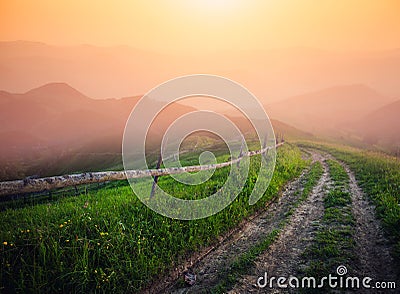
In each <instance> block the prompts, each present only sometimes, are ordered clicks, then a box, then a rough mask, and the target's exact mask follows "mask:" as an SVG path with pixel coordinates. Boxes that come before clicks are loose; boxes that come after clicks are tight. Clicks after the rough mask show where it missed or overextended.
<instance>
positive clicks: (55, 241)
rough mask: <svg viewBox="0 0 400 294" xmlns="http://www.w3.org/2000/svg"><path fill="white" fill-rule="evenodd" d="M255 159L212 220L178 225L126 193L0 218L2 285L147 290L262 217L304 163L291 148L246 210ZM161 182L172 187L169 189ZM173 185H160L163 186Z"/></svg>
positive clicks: (219, 178)
mask: <svg viewBox="0 0 400 294" xmlns="http://www.w3.org/2000/svg"><path fill="white" fill-rule="evenodd" d="M259 160H260V158H259V157H253V158H252V163H251V170H250V174H249V177H248V179H247V184H246V187H245V189H244V190H243V192H242V193H241V194H240V195H239V196H238V197H237V198H236V200H235V201H234V202H233V203H232V204H231V205H230V206H229V207H227V208H226V209H224V210H223V211H221V212H220V213H218V214H216V215H214V216H212V217H209V218H207V219H202V220H196V221H179V220H172V219H168V218H165V217H163V216H161V215H158V214H156V213H154V212H153V211H151V210H149V209H148V208H147V207H146V206H144V205H143V204H142V203H141V202H140V201H139V200H138V199H137V198H136V196H134V195H133V194H132V190H131V189H130V187H129V186H127V185H122V186H113V187H110V188H104V189H101V190H99V191H95V192H89V193H88V194H86V195H81V196H79V197H66V198H61V199H58V200H57V201H54V202H49V203H43V204H39V205H35V206H32V207H23V208H20V209H9V210H6V211H3V212H0V227H1V232H0V241H1V244H0V254H1V268H0V281H1V285H0V287H1V290H3V291H32V290H36V291H41V292H55V291H79V292H88V291H94V290H96V289H99V290H105V291H109V292H111V291H113V292H118V293H119V292H126V291H130V292H132V291H136V290H138V289H140V288H141V287H143V286H145V285H146V284H147V283H148V282H149V281H150V280H151V278H152V277H154V276H155V275H157V274H160V273H161V274H162V273H163V272H165V271H166V270H168V269H169V268H171V267H172V266H173V264H174V263H177V262H179V260H180V258H181V257H182V256H185V255H186V254H190V253H191V252H193V251H194V250H198V249H199V248H201V247H202V246H205V245H209V244H211V243H213V242H215V241H216V239H217V236H219V235H221V234H222V233H224V232H226V231H227V230H228V229H229V228H232V227H234V226H235V225H237V224H238V223H239V222H240V221H241V220H242V219H243V218H244V217H246V216H248V215H250V214H251V213H253V212H254V211H255V210H257V209H260V208H261V207H262V206H263V205H264V204H265V202H266V201H268V200H269V199H271V198H272V197H273V195H274V194H275V193H277V191H278V190H279V189H280V188H281V187H282V186H283V185H284V184H285V183H286V182H287V181H289V180H290V179H292V178H294V177H296V176H298V175H299V174H300V172H301V170H302V169H303V168H304V167H305V165H306V163H305V162H304V160H302V159H301V154H300V151H299V150H298V149H297V148H295V147H293V146H290V145H288V144H286V145H285V146H284V147H282V148H279V150H278V152H277V164H276V172H275V174H274V176H273V179H272V181H271V184H270V186H269V188H268V190H267V192H266V193H265V195H264V197H263V198H262V200H261V201H259V202H258V203H257V204H256V205H254V206H249V205H248V197H249V195H250V193H251V189H250V188H251V187H252V185H253V184H254V181H255V179H256V177H257V174H256V167H257V162H258V161H259ZM225 173H226V169H221V170H218V171H216V173H215V175H214V176H213V178H211V180H210V181H209V183H208V182H207V183H205V184H203V186H202V189H200V190H193V191H192V190H191V189H198V188H196V186H194V188H192V187H188V188H186V191H185V193H191V192H196V193H198V195H197V196H198V197H200V198H202V197H206V196H207V195H208V194H207V193H210V192H212V191H213V189H214V187H215V185H216V184H220V183H221V182H223V181H224V179H225ZM163 181H166V182H164V183H163ZM168 181H169V179H164V180H163V179H161V181H160V185H164V184H168Z"/></svg>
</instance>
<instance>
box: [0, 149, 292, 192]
mask: <svg viewBox="0 0 400 294" xmlns="http://www.w3.org/2000/svg"><path fill="white" fill-rule="evenodd" d="M283 144H284V142H283V141H282V142H280V143H277V144H276V145H275V147H276V148H278V147H280V146H282V145H283ZM270 149H271V147H266V148H263V149H261V150H257V151H249V152H248V153H247V154H242V157H239V158H236V159H233V160H230V161H227V162H222V163H217V164H211V165H193V166H185V167H179V168H178V167H176V168H158V169H147V170H127V171H104V172H88V173H80V174H72V175H63V176H53V177H46V178H37V179H35V178H25V179H23V180H15V181H6V182H0V196H8V195H16V194H26V193H33V192H40V191H48V190H52V189H57V188H65V187H71V186H75V187H76V186H78V185H83V184H93V183H102V182H107V181H118V180H126V179H135V178H143V177H149V176H153V177H159V176H165V175H171V174H180V173H185V172H197V171H202V170H210V169H217V168H222V167H226V166H230V165H231V164H235V163H238V162H239V161H240V160H242V158H243V157H245V156H249V157H250V156H254V155H258V154H264V153H267V152H268V150H270Z"/></svg>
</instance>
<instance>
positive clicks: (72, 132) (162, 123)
mask: <svg viewBox="0 0 400 294" xmlns="http://www.w3.org/2000/svg"><path fill="white" fill-rule="evenodd" d="M139 99H140V97H127V98H121V99H92V98H89V97H87V96H85V95H84V94H82V93H80V92H79V91H77V90H76V89H74V88H72V87H71V86H69V85H68V84H66V83H49V84H46V85H43V86H41V87H38V88H35V89H32V90H30V91H28V92H26V93H23V94H13V93H9V92H6V91H1V92H0V136H1V138H2V140H1V141H0V162H1V164H2V166H3V170H2V171H3V172H4V171H5V169H4V167H9V168H7V173H4V174H3V175H2V174H0V178H2V179H5V178H6V177H7V179H11V178H18V177H23V176H25V175H29V174H32V173H34V174H40V175H52V174H60V173H66V172H72V171H93V170H98V169H104V168H110V167H113V166H118V165H119V166H120V164H121V143H122V135H123V131H124V128H125V124H126V121H127V119H128V117H129V114H130V112H131V111H132V109H133V107H134V105H135V104H136V103H137V101H138V100H139ZM153 103H159V102H157V101H154V102H153ZM194 110H196V109H195V108H193V107H190V106H187V105H182V104H179V103H174V104H172V105H171V106H168V107H166V108H165V109H164V110H163V111H162V112H161V113H160V114H159V115H158V116H157V118H156V119H155V121H154V123H153V125H152V126H151V128H150V130H149V136H148V137H149V141H148V142H149V143H150V145H151V143H157V142H158V140H160V139H161V137H162V135H163V134H164V132H165V131H166V129H167V128H168V126H169V125H170V124H171V123H172V122H173V121H174V120H176V119H177V118H178V117H180V116H182V115H183V114H185V113H188V112H192V111H194ZM230 118H231V119H232V120H233V121H234V122H235V123H237V124H238V125H239V127H240V128H242V130H243V131H244V132H247V131H249V125H248V123H246V122H245V121H243V119H241V118H240V117H235V115H233V116H230ZM277 126H278V128H279V129H280V130H281V132H285V133H286V134H287V135H288V136H291V135H293V136H297V137H307V136H310V135H309V134H306V133H303V132H301V131H299V130H297V129H295V128H293V127H289V126H287V125H286V124H284V123H280V122H277Z"/></svg>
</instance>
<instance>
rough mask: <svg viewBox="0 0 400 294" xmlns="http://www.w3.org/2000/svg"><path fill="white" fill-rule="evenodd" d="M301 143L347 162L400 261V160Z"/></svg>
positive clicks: (352, 150)
mask: <svg viewBox="0 0 400 294" xmlns="http://www.w3.org/2000/svg"><path fill="white" fill-rule="evenodd" d="M300 146H307V147H313V148H318V149H320V150H324V151H328V152H329V153H331V154H332V155H334V156H335V157H336V158H337V159H339V160H341V161H343V162H345V163H346V164H348V166H349V167H350V169H351V170H352V171H353V172H354V173H355V176H356V179H357V181H358V183H359V185H360V186H361V188H362V190H363V191H364V193H365V194H366V195H368V197H369V199H370V200H371V201H372V203H373V204H374V205H375V206H376V214H377V216H378V218H379V219H380V220H381V222H382V225H383V229H384V231H385V232H386V235H387V236H388V237H389V238H390V240H391V241H392V242H393V243H394V244H395V248H396V251H395V252H394V258H395V260H396V262H397V263H399V262H400V229H399V228H400V160H399V159H398V158H396V157H392V156H388V155H385V154H382V153H376V152H371V151H365V150H360V149H355V148H351V147H344V146H337V145H317V144H310V143H302V144H300Z"/></svg>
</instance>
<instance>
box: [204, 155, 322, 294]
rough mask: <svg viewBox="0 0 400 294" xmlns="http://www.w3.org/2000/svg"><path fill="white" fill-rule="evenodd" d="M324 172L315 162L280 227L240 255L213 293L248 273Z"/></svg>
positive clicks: (229, 286)
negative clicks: (300, 192) (299, 194)
mask: <svg viewBox="0 0 400 294" xmlns="http://www.w3.org/2000/svg"><path fill="white" fill-rule="evenodd" d="M322 173H323V167H322V165H321V163H319V162H316V163H314V164H313V165H312V166H311V168H310V170H309V172H308V173H307V175H306V176H305V179H304V189H303V191H302V194H301V196H300V197H299V198H298V199H297V201H296V202H295V203H294V204H293V207H292V208H291V210H290V212H289V213H287V214H286V215H285V218H284V219H283V220H282V221H281V222H280V224H279V228H277V229H274V230H272V231H271V232H270V233H269V234H268V235H267V236H266V237H265V238H264V239H263V240H261V241H259V242H258V243H256V244H255V245H254V246H253V247H251V248H250V250H248V251H246V252H244V253H242V254H241V255H239V256H238V257H237V258H236V259H235V260H234V261H233V262H232V265H231V266H230V268H229V270H228V271H227V272H224V273H221V274H220V276H219V283H218V284H217V285H216V286H215V287H214V289H213V291H212V292H213V293H226V292H227V291H229V290H230V289H231V288H232V287H233V286H234V285H235V283H236V282H237V280H238V278H239V277H240V276H241V275H243V274H245V273H247V272H248V271H249V269H250V267H251V266H252V265H253V264H254V261H255V260H256V258H257V257H258V256H259V255H260V254H262V253H263V252H265V251H266V250H267V249H268V248H269V247H270V246H271V245H272V243H273V242H274V241H275V240H276V239H277V238H278V236H279V234H280V232H281V231H282V230H283V229H284V227H285V225H286V223H287V221H288V219H289V216H290V215H291V214H292V213H293V212H294V211H295V210H296V208H297V207H298V206H299V205H300V204H301V203H302V202H303V201H304V200H306V199H307V197H308V196H309V195H310V193H311V191H312V189H313V188H314V187H315V185H316V184H317V183H318V180H319V179H320V177H321V175H322Z"/></svg>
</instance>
